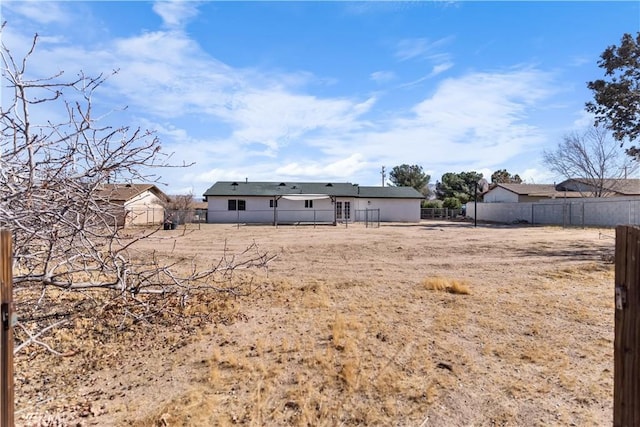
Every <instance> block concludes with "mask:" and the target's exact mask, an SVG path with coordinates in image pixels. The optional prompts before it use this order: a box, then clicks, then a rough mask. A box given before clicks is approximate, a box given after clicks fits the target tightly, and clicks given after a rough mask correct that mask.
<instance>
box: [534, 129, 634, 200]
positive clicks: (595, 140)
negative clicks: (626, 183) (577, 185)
mask: <svg viewBox="0 0 640 427" xmlns="http://www.w3.org/2000/svg"><path fill="white" fill-rule="evenodd" d="M543 159H544V162H545V163H546V164H547V167H548V168H549V169H550V170H552V171H553V172H556V173H558V174H559V175H560V176H562V177H564V178H566V179H578V180H580V181H581V182H582V183H583V184H584V186H583V187H582V188H583V191H582V192H583V193H584V192H588V193H589V195H591V196H593V197H605V196H607V195H609V194H611V193H612V192H613V191H615V190H616V189H617V188H619V187H620V185H621V181H620V180H621V179H622V178H627V176H629V175H631V174H632V173H634V172H635V171H637V169H638V164H637V163H636V162H633V161H630V159H629V157H628V156H626V155H625V153H624V151H623V150H622V149H621V148H620V144H619V143H618V142H617V141H615V140H614V139H613V138H611V137H610V135H609V132H608V131H607V129H606V128H604V127H602V126H593V127H590V128H588V129H587V130H586V131H585V132H583V133H577V132H574V133H571V134H568V135H565V137H564V139H563V141H562V142H561V143H559V144H558V146H557V147H556V148H555V150H553V151H544V153H543Z"/></svg>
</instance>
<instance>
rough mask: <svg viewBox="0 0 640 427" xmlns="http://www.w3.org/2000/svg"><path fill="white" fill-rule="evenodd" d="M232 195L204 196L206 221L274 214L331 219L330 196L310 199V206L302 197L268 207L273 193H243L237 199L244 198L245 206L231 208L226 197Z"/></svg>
mask: <svg viewBox="0 0 640 427" xmlns="http://www.w3.org/2000/svg"><path fill="white" fill-rule="evenodd" d="M230 199H234V198H233V197H226V196H225V197H212V196H208V197H207V202H208V212H207V221H208V222H210V223H235V222H241V223H262V224H264V223H267V224H270V223H273V222H274V218H275V215H277V222H278V223H286V222H333V221H334V205H333V204H332V203H331V200H330V199H316V200H313V208H305V202H304V200H287V199H279V200H278V207H277V209H276V212H275V213H274V208H272V207H270V205H269V201H270V200H273V198H272V197H244V196H238V197H237V199H236V200H244V201H245V204H246V205H245V206H246V210H244V211H230V210H228V208H229V202H228V201H229V200H230Z"/></svg>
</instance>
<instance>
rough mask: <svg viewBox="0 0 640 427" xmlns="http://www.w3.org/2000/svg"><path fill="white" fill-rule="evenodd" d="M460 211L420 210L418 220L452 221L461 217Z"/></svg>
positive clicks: (442, 209) (462, 213) (448, 209)
mask: <svg viewBox="0 0 640 427" xmlns="http://www.w3.org/2000/svg"><path fill="white" fill-rule="evenodd" d="M463 215H464V212H463V210H462V209H450V208H421V209H420V219H454V218H457V217H459V216H463Z"/></svg>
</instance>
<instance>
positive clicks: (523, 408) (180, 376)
mask: <svg viewBox="0 0 640 427" xmlns="http://www.w3.org/2000/svg"><path fill="white" fill-rule="evenodd" d="M445 224H446V225H447V226H446V227H445V226H444V225H445ZM442 230H443V231H442ZM253 241H255V242H256V243H257V244H260V246H261V247H262V246H263V247H264V248H265V249H266V250H269V251H272V252H274V253H278V254H279V256H278V257H277V258H276V259H274V261H273V263H272V264H270V268H269V270H268V271H267V272H262V271H259V272H251V273H249V272H247V275H246V276H242V277H237V279H238V280H240V281H241V282H242V283H245V284H249V283H251V286H252V289H254V291H253V292H251V293H247V294H246V295H242V296H241V295H238V296H234V295H230V294H223V295H216V296H215V297H213V296H212V295H211V294H210V293H204V294H202V295H199V294H198V295H195V294H194V295H192V298H189V299H187V300H186V301H183V302H182V304H183V305H180V300H178V299H176V300H175V305H171V306H169V308H170V309H169V310H167V311H166V312H167V316H166V317H162V319H164V320H163V321H162V322H153V323H152V322H138V323H133V324H131V325H130V327H128V328H126V329H124V330H122V331H121V332H118V333H114V331H115V329H114V328H113V327H111V326H109V325H108V324H103V322H109V321H110V320H109V319H111V320H114V319H118V317H114V316H111V315H110V314H109V313H111V312H110V311H109V310H107V311H105V313H104V316H103V317H104V318H103V319H101V321H100V322H94V321H92V319H90V318H79V319H78V320H77V322H76V323H74V324H71V325H67V326H66V327H65V328H61V329H60V330H59V331H58V332H56V333H54V334H53V335H52V337H48V338H47V339H46V342H51V341H49V339H54V338H55V340H56V341H55V342H53V343H54V344H56V346H57V348H59V349H60V350H61V351H63V352H68V351H74V352H76V353H75V356H74V357H57V356H54V355H52V354H51V353H49V352H47V351H45V350H44V349H42V348H40V347H35V346H31V347H29V348H28V349H27V351H25V352H23V353H21V354H19V355H18V356H17V358H16V399H17V410H18V420H19V421H18V423H17V425H19V426H36V425H41V424H38V423H39V422H40V421H42V420H47V419H48V420H53V419H57V420H59V424H61V425H75V423H77V422H80V423H85V422H86V423H87V424H88V425H91V423H93V424H94V425H113V426H137V427H142V426H145V427H146V426H168V425H170V426H211V425H219V426H231V425H246V426H254V425H292V426H297V425H300V426H303V425H304V426H307V425H314V426H335V425H341V424H342V425H352V426H355V425H360V426H364V425H415V426H419V425H421V424H423V422H424V421H425V420H428V424H429V425H487V426H488V425H494V424H495V425H527V424H530V423H531V422H532V420H535V422H536V423H539V424H540V425H570V424H572V423H573V424H576V425H603V424H607V423H608V422H610V419H611V410H612V409H611V407H612V396H611V390H612V386H613V371H612V362H613V347H612V342H613V319H612V313H613V310H614V308H613V302H612V298H611V293H612V288H613V284H612V283H613V277H612V272H611V265H610V264H604V263H603V262H602V260H601V254H602V253H603V251H608V250H610V249H611V247H612V246H613V243H614V242H613V240H611V239H599V230H589V229H587V230H582V229H575V230H574V229H566V230H564V229H560V228H558V227H549V228H545V227H535V228H521V227H514V228H509V227H495V228H492V227H489V226H488V227H482V228H478V229H473V228H472V227H468V226H467V225H466V224H463V223H456V224H452V223H438V224H436V227H434V226H433V224H432V223H428V224H426V225H425V224H420V225H418V224H415V225H407V224H390V225H388V226H387V225H383V226H381V227H380V228H378V229H366V228H364V227H359V226H358V225H353V226H350V227H349V228H340V227H330V228H322V229H311V228H300V227H290V228H289V227H279V228H273V227H240V228H237V227H233V226H224V225H204V226H203V228H202V230H201V231H200V232H198V233H192V234H190V235H188V236H182V237H179V238H178V239H177V241H176V242H175V244H169V243H170V242H169V241H166V240H161V239H155V240H153V239H152V240H149V241H148V242H140V243H139V245H137V247H136V250H137V251H139V253H140V254H143V253H145V252H147V251H148V252H147V253H152V251H151V250H154V251H155V256H159V257H168V258H169V259H177V260H181V259H190V258H192V257H195V258H197V259H199V260H202V259H205V258H210V257H215V258H218V257H219V256H220V254H221V251H223V250H224V247H225V243H224V242H227V243H226V248H227V250H230V251H233V252H235V251H236V250H238V249H241V248H243V247H244V246H245V245H246V244H247V242H253ZM309 242H313V244H309ZM541 248H542V249H541ZM407 253H412V254H413V256H412V257H407ZM344 259H347V260H348V261H349V262H344ZM454 283H457V285H454ZM456 287H457V288H460V289H466V290H467V291H473V292H471V294H470V295H469V296H465V295H458V294H456V293H450V292H451V291H448V289H452V290H453V289H454V288H456ZM460 289H458V290H456V291H454V292H460ZM65 298H67V299H65ZM68 298H70V296H69V294H61V295H60V299H59V301H58V304H59V307H60V308H63V307H64V306H65V305H66V304H73V303H74V300H73V299H68ZM186 312H189V315H186V314H185V313H186ZM169 313H172V315H175V317H172V316H169ZM567 331H571V333H570V334H569V333H567Z"/></svg>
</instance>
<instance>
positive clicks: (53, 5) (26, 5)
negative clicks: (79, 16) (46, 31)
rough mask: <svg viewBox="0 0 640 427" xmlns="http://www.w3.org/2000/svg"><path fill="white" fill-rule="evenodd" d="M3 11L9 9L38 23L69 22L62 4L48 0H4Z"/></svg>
mask: <svg viewBox="0 0 640 427" xmlns="http://www.w3.org/2000/svg"><path fill="white" fill-rule="evenodd" d="M2 8H3V9H4V10H3V12H6V11H10V12H13V13H16V14H18V15H21V16H23V17H25V18H27V19H29V20H31V21H35V22H37V23H39V24H51V23H54V22H56V23H61V24H67V23H70V16H69V14H68V13H67V11H65V9H64V8H63V4H61V3H57V2H49V1H36V0H22V1H5V2H3V4H2Z"/></svg>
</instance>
